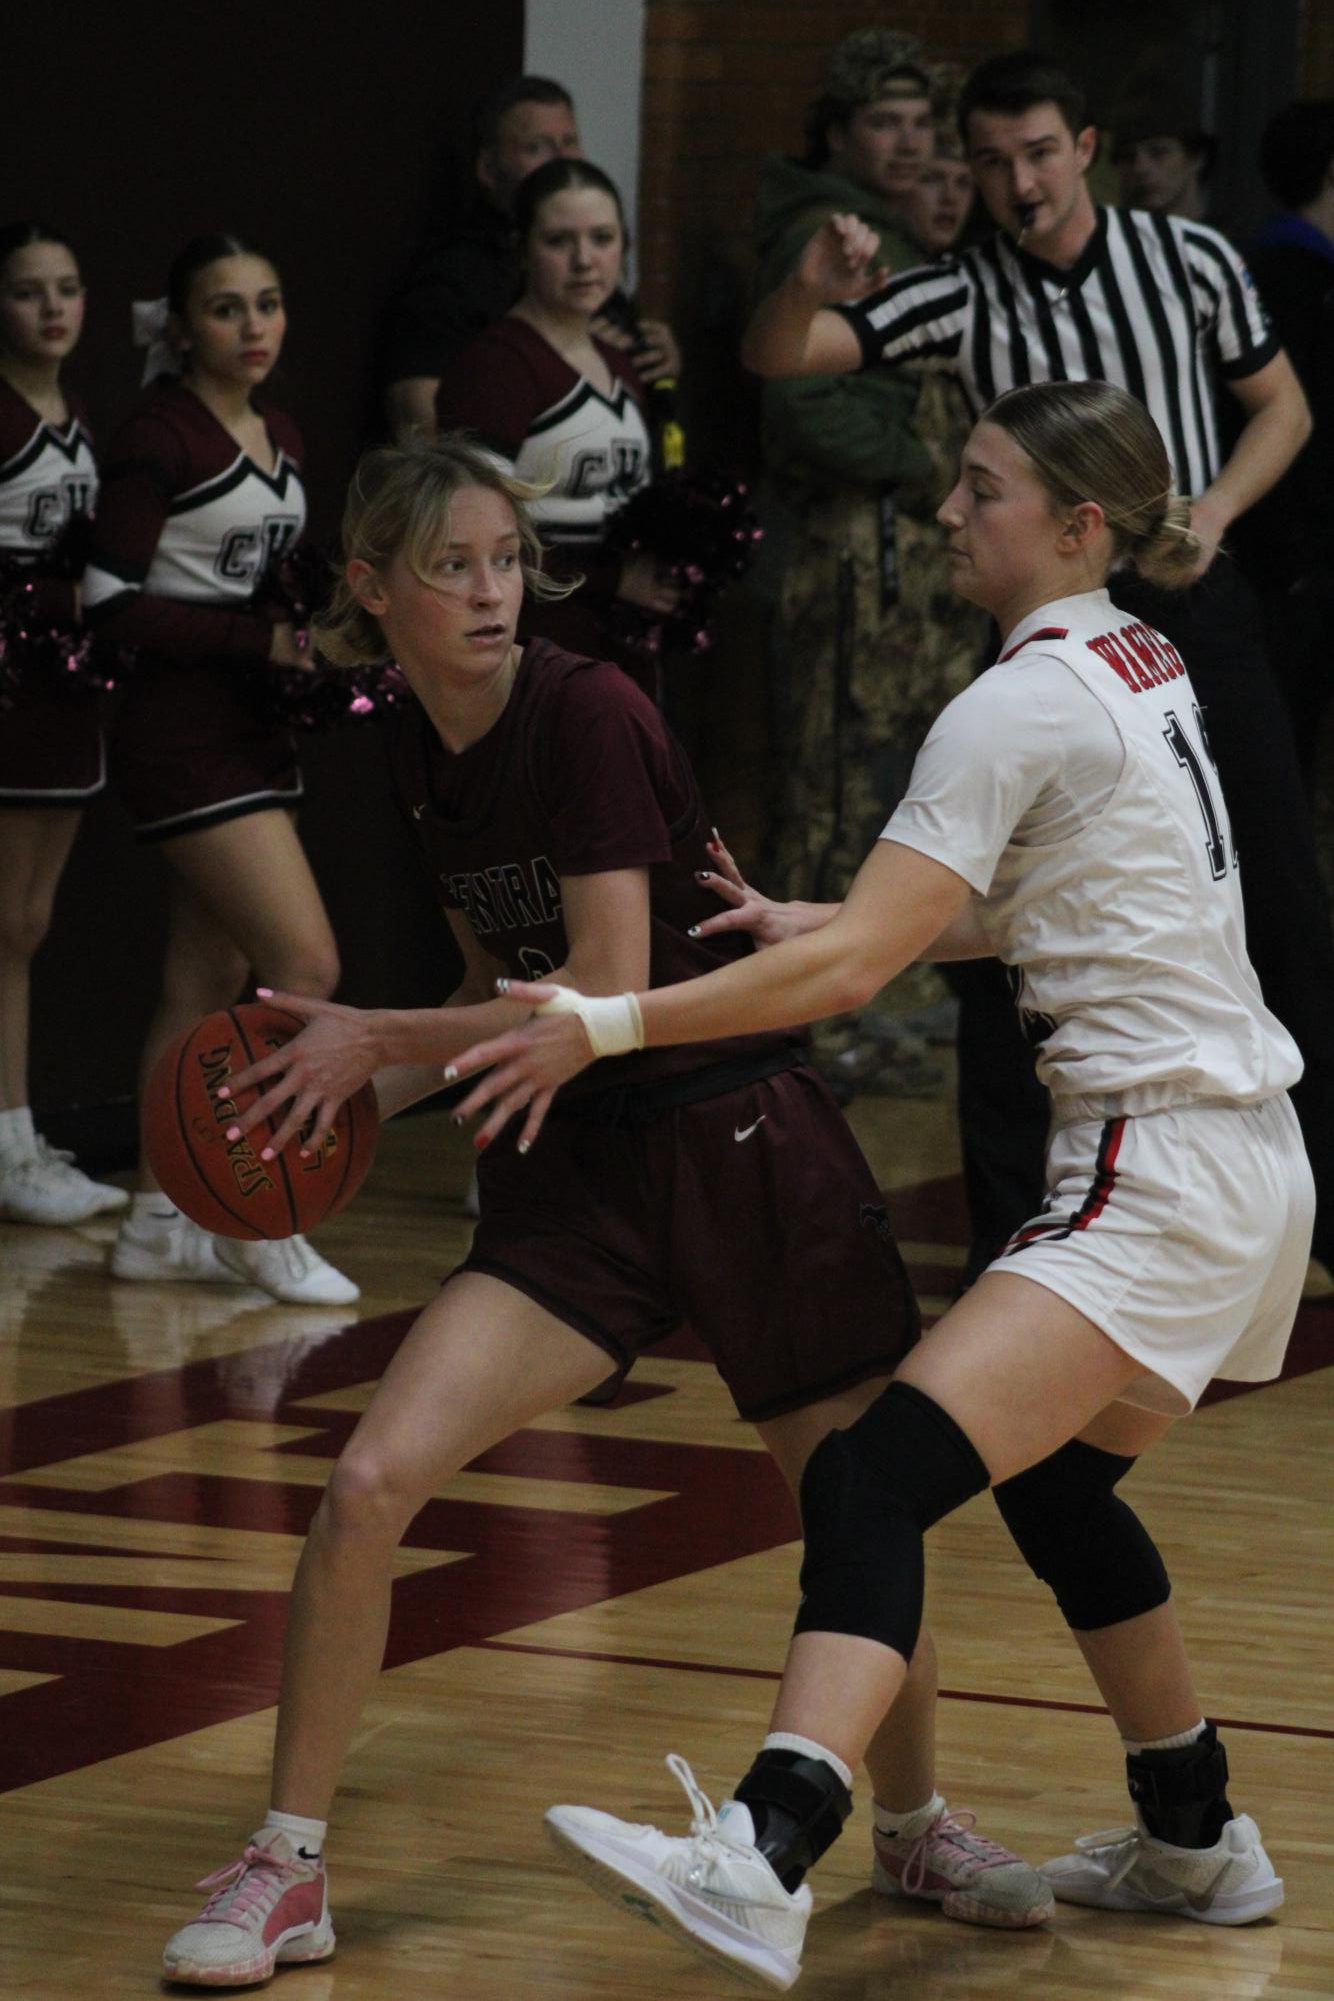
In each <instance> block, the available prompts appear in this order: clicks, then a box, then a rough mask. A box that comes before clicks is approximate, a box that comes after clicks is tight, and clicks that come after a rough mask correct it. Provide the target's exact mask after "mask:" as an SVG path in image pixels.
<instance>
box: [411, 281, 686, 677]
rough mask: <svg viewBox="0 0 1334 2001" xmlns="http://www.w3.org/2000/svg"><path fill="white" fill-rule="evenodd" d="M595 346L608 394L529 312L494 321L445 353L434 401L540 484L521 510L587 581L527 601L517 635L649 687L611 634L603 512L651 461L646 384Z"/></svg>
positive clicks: (551, 559) (620, 501) (645, 670)
mask: <svg viewBox="0 0 1334 2001" xmlns="http://www.w3.org/2000/svg"><path fill="white" fill-rule="evenodd" d="M593 345H594V346H595V347H596V349H597V351H598V353H599V354H600V355H601V357H602V359H603V360H604V361H605V362H606V364H607V367H608V369H609V370H610V372H611V378H612V384H613V387H612V393H611V395H610V396H606V395H604V394H603V393H602V391H601V390H600V389H598V388H596V387H595V385H594V384H593V383H592V382H590V381H589V379H588V377H587V376H585V375H580V374H579V373H578V372H577V371H576V370H575V369H573V368H571V366H570V364H569V362H568V361H566V360H565V359H564V358H563V357H562V356H561V355H559V354H557V352H556V350H555V348H554V347H552V346H551V345H550V343H549V342H548V341H546V340H544V339H543V338H542V336H541V334H539V333H538V332H537V331H536V329H535V328H533V327H530V326H529V325H528V323H527V321H526V320H521V319H516V318H514V317H513V316H512V315H511V316H510V317H507V318H506V319H503V320H497V321H496V322H495V324H494V325H493V326H489V327H488V328H487V329H486V331H485V332H484V333H481V334H479V335H478V336H477V338H476V339H475V340H473V341H470V342H469V344H468V346H467V347H466V348H464V350H463V352H462V353H461V354H460V355H458V356H457V357H456V359H455V360H454V361H452V362H451V363H450V366H449V370H448V373H447V374H446V375H445V377H444V379H443V381H442V382H441V384H440V393H439V396H438V398H437V402H436V410H437V414H438V415H439V418H440V423H441V425H442V427H444V428H445V429H448V430H462V431H471V432H473V433H474V434H475V436H476V437H477V439H478V440H479V442H480V443H481V444H483V445H485V446H486V447H487V449H488V450H489V451H491V452H494V453H495V454H496V455H497V457H499V458H501V459H503V460H504V462H505V465H506V468H507V469H508V470H509V471H512V472H514V473H515V474H517V476H518V477H519V478H520V479H525V480H532V481H533V482H534V483H535V484H537V485H542V486H547V487H549V489H550V490H549V491H548V492H547V493H545V494H543V495H542V496H541V498H540V499H538V500H535V501H534V502H533V503H532V505H531V509H530V512H531V514H532V518H533V521H534V523H535V524H536V526H537V530H538V533H539V534H540V535H541V537H542V541H543V544H544V546H545V548H546V550H547V565H546V567H547V569H548V570H549V571H550V572H551V574H552V575H553V576H557V577H582V578H583V580H584V581H583V583H582V584H581V585H580V586H579V588H578V590H576V591H575V592H574V593H573V595H572V596H570V597H568V598H558V599H555V600H549V601H544V600H541V599H536V598H533V599H527V600H525V603H524V608H523V612H522V615H521V617H520V620H519V638H520V640H521V641H522V640H524V639H528V638H532V637H539V636H540V637H542V638H545V639H551V640H554V641H555V642H556V644H557V645H559V646H567V647H569V648H570V650H571V651H572V652H575V653H582V654H586V655H588V656H589V657H590V658H592V659H595V660H606V659H611V660H614V661H615V662H616V664H617V665H618V666H620V667H622V668H624V669H625V671H626V672H627V673H628V674H630V675H631V677H632V678H633V679H635V680H637V681H639V683H640V684H641V686H648V684H649V683H650V682H651V681H652V679H653V669H652V666H651V665H650V664H648V663H646V662H645V661H644V660H643V659H641V658H640V657H639V656H638V655H636V654H635V653H634V652H632V651H631V650H630V649H629V648H627V647H625V646H622V645H620V644H618V643H617V640H616V637H615V630H614V625H613V624H612V623H611V608H612V601H613V599H614V598H615V596H616V586H617V584H618V582H619V581H620V573H621V563H622V560H623V559H622V557H621V556H620V555H619V554H616V553H614V552H612V551H610V550H608V549H607V547H606V543H605V536H606V528H607V521H608V519H609V517H610V516H611V515H612V514H614V513H615V512H616V510H617V509H618V508H620V507H623V506H624V505H625V502H626V501H627V500H628V499H629V498H630V495H631V494H632V493H635V492H637V490H638V489H639V488H640V487H641V486H644V485H646V484H647V483H648V479H649V476H650V472H651V456H652V454H651V447H650V442H649V433H648V425H647V423H646V421H645V418H644V409H643V403H642V396H643V389H642V386H641V384H640V381H639V378H638V376H637V375H636V374H635V371H634V366H633V363H632V361H631V359H630V357H629V356H628V355H626V354H623V353H622V352H621V351H620V349H618V348H614V347H608V346H607V345H606V343H605V342H604V341H600V340H595V341H594V343H593ZM650 692H651V690H650Z"/></svg>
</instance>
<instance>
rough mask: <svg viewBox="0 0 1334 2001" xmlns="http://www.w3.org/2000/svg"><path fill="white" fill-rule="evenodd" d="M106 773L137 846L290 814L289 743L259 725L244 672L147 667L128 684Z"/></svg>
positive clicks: (297, 792) (295, 778)
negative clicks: (275, 811) (278, 810)
mask: <svg viewBox="0 0 1334 2001" xmlns="http://www.w3.org/2000/svg"><path fill="white" fill-rule="evenodd" d="M111 769H112V776H113V778H114V779H115V784H116V790H117V791H118V792H119V794H120V796H121V798H122V799H123V800H124V802H125V807H126V810H127V811H128V813H129V815H130V818H131V820H132V821H133V822H134V829H135V833H136V834H137V835H138V837H139V839H140V840H141V841H169V840H172V839H174V838H175V836H176V835H178V834H192V833H197V832H198V831H199V829H200V828H202V827H216V826H219V825H220V824H221V823H222V822H223V821H224V820H238V819H240V818H241V817H242V816H243V815H244V814H246V813H263V812H266V811H268V810H269V808H271V807H275V806H289V807H290V806H295V805H297V804H298V803H299V801H300V799H301V792H302V786H301V773H300V770H299V769H298V767H297V762H296V755H295V752H294V750H293V747H292V739H291V737H290V735H289V734H288V732H287V731H286V730H284V729H279V728H275V727H274V725H273V724H272V723H268V722H265V721H263V720H262V718H260V717H259V716H257V715H256V714H255V712H254V710H253V708H252V706H251V704H250V702H249V701H248V700H247V697H246V688H245V682H244V677H243V670H241V669H240V668H236V667H228V666H222V665H214V664H212V663H209V664H207V665H196V666H192V667H171V666H165V665H160V664H159V663H157V662H155V661H144V662H142V663H141V664H140V665H139V667H137V668H136V670H135V671H134V673H133V674H132V675H130V676H129V677H128V680H127V683H126V689H125V699H124V701H123V703H122V705H121V710H120V714H119V716H118V718H117V721H116V727H115V730H114V733H113V736H112V742H111Z"/></svg>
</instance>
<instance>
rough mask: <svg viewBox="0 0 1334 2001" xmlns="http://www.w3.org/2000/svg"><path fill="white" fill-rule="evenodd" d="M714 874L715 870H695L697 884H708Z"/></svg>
mask: <svg viewBox="0 0 1334 2001" xmlns="http://www.w3.org/2000/svg"><path fill="white" fill-rule="evenodd" d="M712 874H713V870H712V869H707V868H697V869H696V870H695V881H696V882H707V881H708V880H709V877H710V876H711V875H712Z"/></svg>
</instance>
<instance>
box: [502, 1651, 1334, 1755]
mask: <svg viewBox="0 0 1334 2001" xmlns="http://www.w3.org/2000/svg"><path fill="white" fill-rule="evenodd" d="M464 1644H466V1645H468V1646H474V1647H478V1648H480V1649H485V1650H486V1651H489V1652H491V1653H497V1654H546V1655H549V1656H550V1658H551V1659H553V1660H572V1661H605V1662H606V1663H607V1665H608V1666H609V1667H647V1668H669V1669H672V1670H675V1671H676V1672H678V1673H680V1674H723V1675H739V1676H740V1677H741V1678H742V1679H743V1680H746V1681H781V1679H782V1675H781V1672H780V1670H779V1669H778V1668H759V1667H736V1666H734V1665H731V1664H729V1663H727V1662H723V1661H682V1660H658V1659H656V1658H655V1657H654V1656H653V1655H651V1654H604V1653H598V1652H595V1651H594V1650H593V1649H591V1648H587V1647H539V1646H535V1645H533V1643H532V1642H531V1641H527V1640H469V1641H466V1642H465V1643H464ZM937 1694H938V1695H939V1698H940V1700H941V1701H942V1702H984V1703H993V1704H995V1706H996V1707H997V1708H1000V1709H1059V1710H1062V1711H1064V1712H1065V1713H1066V1714H1068V1715H1071V1716H1106V1715H1107V1714H1108V1711H1107V1710H1106V1709H1105V1708H1104V1707H1103V1705H1102V1704H1101V1703H1100V1702H1058V1701H1055V1700H1053V1699H1052V1698H1051V1697H1048V1696H1042V1695H994V1694H989V1693H985V1692H984V1691H983V1690H981V1689H972V1688H942V1689H939V1690H937ZM1211 1720H1212V1721H1213V1723H1215V1724H1216V1725H1217V1727H1218V1728H1219V1729H1220V1730H1253V1731H1255V1732H1256V1733H1257V1734H1259V1735H1261V1736H1265V1737H1312V1738H1334V1730H1323V1729H1320V1728H1318V1727H1317V1726H1316V1725H1314V1724H1311V1725H1307V1724H1304V1723H1250V1722H1245V1721H1243V1719H1242V1718H1241V1717H1238V1716H1215V1717H1213V1718H1212V1719H1211Z"/></svg>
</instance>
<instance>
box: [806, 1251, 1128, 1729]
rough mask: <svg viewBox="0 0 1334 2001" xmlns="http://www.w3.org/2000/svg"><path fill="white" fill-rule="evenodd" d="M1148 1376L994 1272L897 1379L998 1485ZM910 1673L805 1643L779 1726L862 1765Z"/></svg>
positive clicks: (895, 1660) (855, 1646)
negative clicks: (921, 1396) (932, 1407)
mask: <svg viewBox="0 0 1334 2001" xmlns="http://www.w3.org/2000/svg"><path fill="white" fill-rule="evenodd" d="M1141 1373H1142V1371H1141V1369H1140V1367H1139V1365H1138V1364H1137V1363H1135V1362H1133V1361H1131V1359H1130V1358H1129V1356H1127V1355H1125V1354H1124V1353H1123V1352H1122V1351H1121V1350H1120V1349H1119V1348H1117V1346H1116V1345H1115V1343H1114V1342H1112V1341H1110V1340H1109V1339H1108V1338H1107V1336H1106V1335H1105V1334H1103V1333H1102V1332H1101V1331H1100V1330H1099V1329H1098V1328H1097V1327H1095V1326H1094V1325H1093V1322H1092V1321H1091V1320H1088V1319H1086V1318H1085V1316H1084V1315H1083V1314H1082V1313H1079V1312H1077V1311H1076V1309H1075V1308H1074V1307H1072V1306H1070V1305H1068V1304H1067V1303H1066V1302H1065V1301H1064V1300H1062V1299H1060V1298H1058V1297H1057V1295H1056V1294H1055V1293H1052V1292H1048V1291H1047V1290H1046V1288H1045V1287H1043V1286H1040V1285H1036V1284H1034V1283H1033V1282H1032V1281H1031V1280H1029V1279H1024V1278H1019V1277H1017V1276H1015V1275H1014V1274H1012V1273H1008V1272H1004V1273H999V1272H986V1273H984V1274H983V1276H982V1277H981V1278H980V1279H979V1280H978V1282H977V1284H976V1285H975V1286H973V1287H972V1288H971V1290H970V1291H968V1292H967V1293H965V1295H964V1297H963V1298H962V1299H961V1300H960V1301H959V1302H958V1304H957V1305H956V1306H953V1307H951V1309H950V1311H949V1312H948V1313H947V1314H946V1315H945V1316H944V1318H943V1319H942V1320H940V1321H938V1322H937V1324H936V1326H935V1327H933V1328H932V1330H931V1332H930V1333H929V1334H928V1335H926V1337H925V1338H924V1339H923V1340H922V1342H921V1343H920V1344H919V1346H918V1347H916V1348H914V1349H913V1351H912V1353H911V1354H910V1355H909V1356H908V1358H907V1360H906V1361H905V1362H904V1363H903V1366H902V1367H901V1369H900V1370H899V1372H898V1374H899V1379H900V1380H901V1381H904V1382H909V1383H912V1384H914V1385H915V1386H916V1387H917V1388H918V1389H920V1390H922V1391H924V1392H925V1393H926V1394H927V1395H928V1396H930V1397H932V1398H933V1399H934V1400H935V1401H936V1402H937V1403H938V1404H940V1405H941V1407H942V1408H943V1409H945V1410H946V1411H948V1412H949V1414H950V1416H951V1417H952V1418H953V1419H954V1420H955V1422H956V1424H958V1425H959V1426H960V1428H961V1429H962V1430H963V1431H964V1433H965V1434H966V1435H967V1437H968V1438H969V1439H970V1440H971V1441H972V1443H973V1445H974V1447H975V1449H976V1450H977V1452H978V1454H979V1456H980V1457H981V1459H982V1461H983V1463H984V1464H985V1465H986V1467H987V1469H988V1471H989V1473H990V1475H991V1478H992V1479H993V1480H1003V1479H1007V1478H1008V1477H1009V1476H1010V1475H1011V1474H1014V1473H1019V1472H1022V1471H1023V1469H1024V1468H1025V1467H1026V1466H1031V1465H1033V1464H1034V1462H1035V1461H1036V1460H1038V1459H1042V1458H1045V1457H1046V1455H1047V1454H1048V1453H1049V1452H1054V1451H1055V1450H1056V1448H1057V1446H1058V1445H1063V1444H1064V1443H1065V1441H1066V1440H1067V1439H1068V1438H1070V1437H1072V1436H1074V1435H1075V1433H1077V1432H1078V1431H1080V1430H1081V1429H1082V1428H1083V1427H1084V1426H1085V1425H1087V1424H1089V1423H1091V1422H1092V1420H1093V1418H1094V1417H1095V1416H1096V1415H1097V1414H1098V1412H1099V1411H1101V1410H1103V1409H1104V1408H1105V1407H1106V1406H1107V1405H1108V1404H1109V1403H1112V1402H1113V1401H1114V1400H1115V1399H1116V1398H1117V1397H1118V1396H1119V1395H1120V1394H1121V1392H1122V1391H1123V1390H1124V1389H1126V1388H1127V1387H1128V1385H1129V1384H1130V1383H1131V1382H1133V1381H1134V1380H1135V1378H1136V1377H1137V1376H1138V1375H1140V1374H1141ZM906 1675H907V1663H906V1662H905V1661H904V1659H903V1657H902V1655H901V1654H899V1653H897V1652H896V1651H895V1650H894V1649H893V1648H892V1647H887V1646H882V1645H880V1644H879V1642H877V1641H874V1640H866V1639H861V1638H856V1637H853V1636H850V1635H847V1634H840V1633H820V1632H803V1633H798V1634H797V1635H796V1636H795V1637H794V1639H793V1641H792V1645H791V1648H790V1650H789V1653H788V1659H787V1667H786V1670H785V1673H784V1677H783V1685H782V1688H781V1689H780V1691H779V1696H778V1701H777V1703H776V1705H775V1708H774V1714H773V1724H772V1727H773V1728H774V1729H775V1730H791V1731H796V1732H798V1733H799V1734H801V1735H802V1736H806V1737H811V1738H813V1739H814V1740H815V1741H816V1742H817V1743H819V1744H824V1745H826V1746H827V1747H828V1749H829V1750H831V1751H833V1752H835V1753H836V1754H837V1756H839V1757H840V1758H842V1759H843V1760H844V1762H845V1763H846V1764H849V1765H853V1766H855V1765H857V1764H858V1763H859V1762H860V1761H861V1759H862V1758H863V1757H864V1756H865V1753H866V1751H867V1749H868V1747H869V1745H870V1743H871V1740H872V1738H873V1737H874V1736H875V1734H876V1732H877V1730H878V1729H879V1727H880V1722H881V1719H882V1717H883V1716H884V1714H885V1711H886V1710H887V1709H888V1708H889V1706H890V1704H891V1703H892V1702H893V1701H895V1699H896V1698H897V1696H898V1694H899V1691H900V1690H901V1688H902V1686H903V1683H904V1680H905V1678H906Z"/></svg>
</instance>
